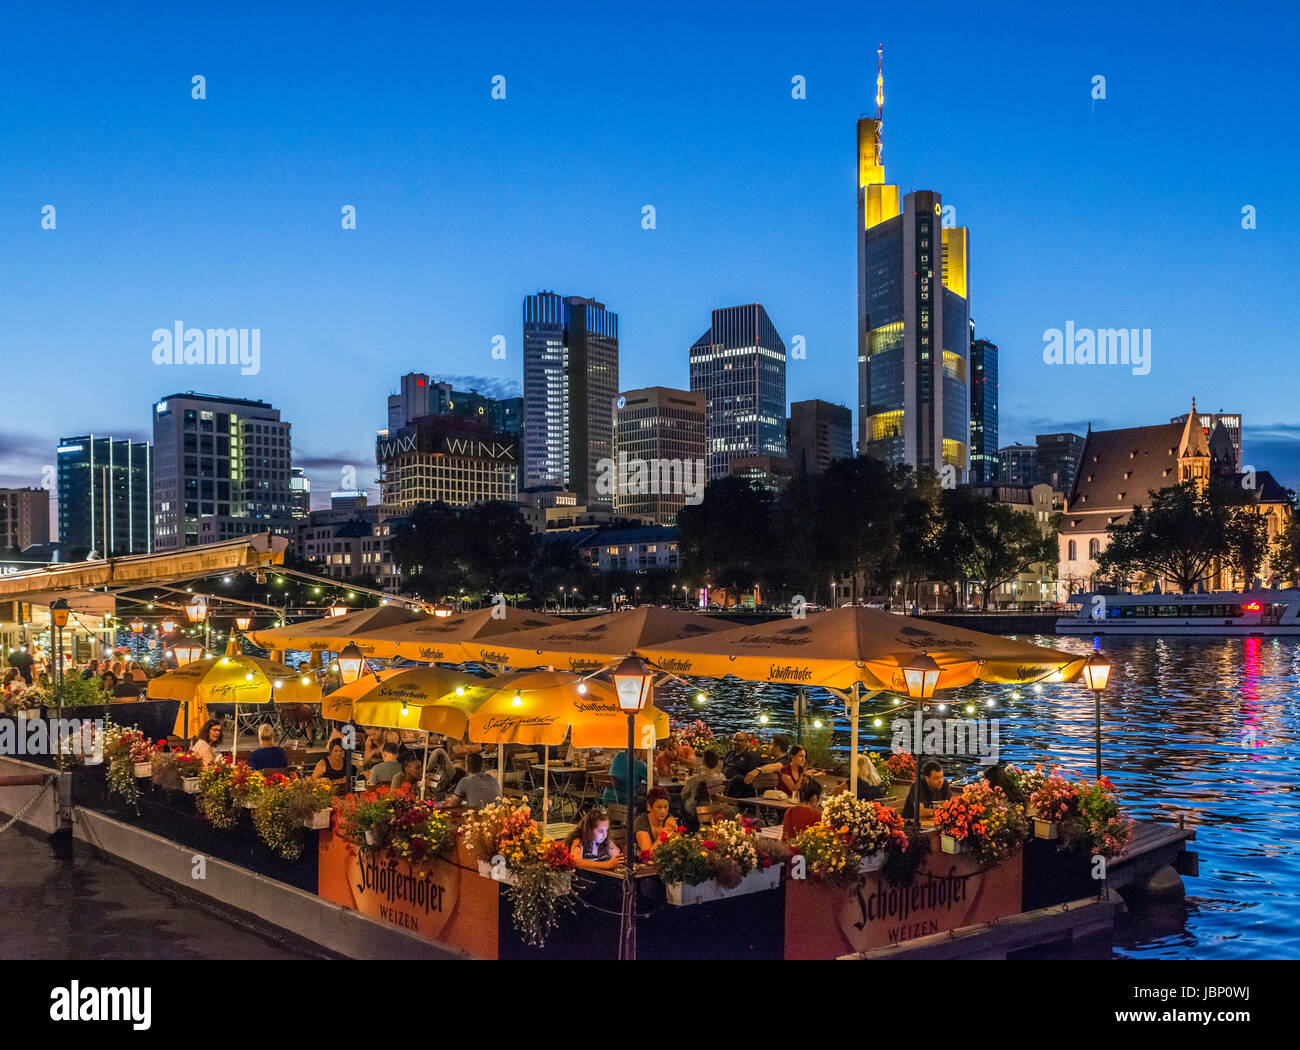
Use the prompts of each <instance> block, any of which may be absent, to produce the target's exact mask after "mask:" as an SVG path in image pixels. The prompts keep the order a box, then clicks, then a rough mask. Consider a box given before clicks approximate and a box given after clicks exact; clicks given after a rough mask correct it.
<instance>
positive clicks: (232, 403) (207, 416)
mask: <svg viewBox="0 0 1300 1050" xmlns="http://www.w3.org/2000/svg"><path fill="white" fill-rule="evenodd" d="M153 445H154V485H153V524H154V548H155V549H156V550H160V551H166V550H177V549H180V548H182V547H192V546H195V545H199V544H204V543H219V542H221V541H222V540H229V539H235V538H237V537H239V536H246V535H251V534H253V533H258V532H272V533H276V534H278V535H284V536H292V535H293V533H294V529H295V527H296V525H297V518H296V517H295V513H296V512H297V511H298V510H299V508H300V506H301V497H300V496H298V495H296V494H295V490H294V487H293V483H292V466H293V464H292V457H293V438H292V434H291V432H290V424H289V423H287V422H285V421H284V420H282V419H281V418H280V410H279V409H278V408H275V407H273V406H272V405H269V404H267V403H266V402H265V401H250V400H245V399H243V398H224V397H215V396H212V395H209V394H196V393H194V392H193V391H190V392H188V393H184V394H171V395H170V396H168V397H166V398H163V399H162V400H161V401H159V402H157V403H156V404H155V405H154V416H153ZM299 491H300V490H299Z"/></svg>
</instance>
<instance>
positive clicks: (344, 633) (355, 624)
mask: <svg viewBox="0 0 1300 1050" xmlns="http://www.w3.org/2000/svg"><path fill="white" fill-rule="evenodd" d="M415 618H416V614H415V613H413V612H412V611H411V610H410V609H406V608H403V607H401V606H398V605H376V606H375V607H374V608H373V609H358V610H357V611H356V612H350V613H346V614H344V615H343V616H324V617H321V618H320V619H319V620H304V621H303V622H302V623H291V624H287V625H286V626H284V627H271V628H268V629H267V630H265V631H249V632H248V638H249V640H250V641H252V643H253V644H254V645H256V646H258V647H259V648H261V649H272V650H274V649H307V650H311V651H312V652H333V653H336V652H338V651H339V650H341V649H342V648H343V647H344V646H345V645H347V644H348V642H350V641H352V638H353V636H354V635H357V634H361V633H364V632H366V631H373V630H377V629H378V628H381V627H392V626H394V625H395V624H399V623H409V622H410V621H411V620H414V619H415ZM361 651H362V652H363V653H366V649H365V647H364V646H363V647H362V648H361ZM367 655H370V654H369V653H367Z"/></svg>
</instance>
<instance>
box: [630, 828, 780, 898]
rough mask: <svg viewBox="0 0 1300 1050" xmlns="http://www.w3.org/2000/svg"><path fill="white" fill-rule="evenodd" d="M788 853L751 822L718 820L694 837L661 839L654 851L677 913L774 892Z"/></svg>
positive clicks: (668, 894)
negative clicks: (684, 908) (749, 895)
mask: <svg viewBox="0 0 1300 1050" xmlns="http://www.w3.org/2000/svg"><path fill="white" fill-rule="evenodd" d="M788 857H789V850H788V849H787V848H786V847H785V845H784V844H783V843H782V842H781V841H780V840H778V839H769V838H765V837H763V836H761V835H758V834H756V831H755V828H754V825H753V824H752V823H751V822H749V821H746V820H719V821H715V822H714V823H713V824H712V825H711V826H710V827H709V828H707V829H705V830H703V831H701V832H699V833H698V834H695V835H688V834H685V833H680V832H679V833H678V834H676V835H670V834H669V833H668V832H663V833H661V835H660V837H659V842H657V843H656V844H655V847H654V849H653V850H652V851H651V859H652V860H653V861H654V865H655V871H656V872H657V873H658V875H659V878H660V879H661V880H662V881H663V884H664V890H665V893H666V895H667V898H668V903H669V904H673V905H676V906H678V907H684V906H689V905H692V904H703V903H706V902H708V901H715V900H722V899H724V898H727V897H741V896H744V895H746V894H750V893H761V892H762V891H764V890H771V889H775V888H776V887H777V886H779V885H780V884H781V869H782V867H783V866H784V864H785V861H786V859H787V858H788Z"/></svg>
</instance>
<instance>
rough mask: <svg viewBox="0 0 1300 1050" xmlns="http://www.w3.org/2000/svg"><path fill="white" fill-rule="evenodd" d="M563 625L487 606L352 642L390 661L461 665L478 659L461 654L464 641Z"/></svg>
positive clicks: (384, 629)
mask: <svg viewBox="0 0 1300 1050" xmlns="http://www.w3.org/2000/svg"><path fill="white" fill-rule="evenodd" d="M498 608H500V613H498ZM502 613H504V615H501V614H502ZM563 622H564V621H563V620H561V619H560V618H559V617H557V616H547V615H545V614H543V613H535V612H529V611H528V610H526V609H517V608H515V607H514V606H510V605H508V606H504V607H497V606H488V607H487V608H485V609H472V610H470V611H469V612H463V613H458V614H457V615H455V616H425V617H421V618H420V619H418V620H413V621H411V622H409V623H400V624H395V625H393V626H388V627H380V628H377V629H371V630H366V631H361V632H359V633H357V634H354V635H352V641H354V642H356V643H357V645H358V646H360V647H361V651H362V652H363V653H365V654H366V655H367V656H375V657H381V658H389V659H391V658H393V657H399V656H400V657H402V658H403V659H407V660H420V661H422V662H425V663H461V662H463V661H464V660H466V659H478V657H477V656H470V657H466V656H465V655H464V654H463V653H462V648H463V646H462V644H461V643H463V642H474V641H479V642H486V641H487V640H488V639H496V638H497V637H498V636H499V635H503V634H510V633H513V632H516V631H531V630H536V629H538V628H541V627H550V626H552V625H553V624H558V623H563Z"/></svg>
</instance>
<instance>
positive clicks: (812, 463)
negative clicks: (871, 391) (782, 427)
mask: <svg viewBox="0 0 1300 1050" xmlns="http://www.w3.org/2000/svg"><path fill="white" fill-rule="evenodd" d="M786 448H787V449H788V456H789V458H790V460H791V461H792V462H793V463H794V469H795V473H796V474H797V475H798V476H799V477H805V478H806V477H811V476H812V475H814V474H820V473H821V472H822V471H823V470H825V469H826V468H827V467H829V466H830V465H831V464H832V463H834V462H835V461H836V460H837V459H852V458H853V413H852V412H850V411H849V410H848V408H847V407H845V406H844V405H832V404H831V403H830V402H829V401H819V400H816V399H814V400H811V401H793V402H791V403H790V418H789V420H787V422H786Z"/></svg>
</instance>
